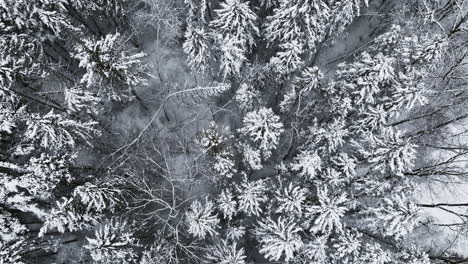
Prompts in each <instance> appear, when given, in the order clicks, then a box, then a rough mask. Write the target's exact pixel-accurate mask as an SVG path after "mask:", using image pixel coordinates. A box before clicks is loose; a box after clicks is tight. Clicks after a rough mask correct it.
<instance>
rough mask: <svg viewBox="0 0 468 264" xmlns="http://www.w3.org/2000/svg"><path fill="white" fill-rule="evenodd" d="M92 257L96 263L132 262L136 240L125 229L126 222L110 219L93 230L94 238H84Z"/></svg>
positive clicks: (134, 257) (134, 256) (134, 255)
mask: <svg viewBox="0 0 468 264" xmlns="http://www.w3.org/2000/svg"><path fill="white" fill-rule="evenodd" d="M86 239H87V240H88V244H87V245H86V246H85V248H86V249H87V250H89V252H90V254H91V257H92V259H93V260H94V261H95V262H96V263H109V264H110V263H122V264H124V263H132V262H134V260H135V259H136V257H137V255H136V252H135V250H134V247H135V246H137V241H136V239H135V238H134V237H133V234H132V233H131V232H129V231H128V230H127V222H125V221H121V220H116V219H114V220H112V221H111V222H109V223H105V224H104V225H103V226H101V227H100V228H99V229H97V230H96V232H95V238H89V237H87V238H86Z"/></svg>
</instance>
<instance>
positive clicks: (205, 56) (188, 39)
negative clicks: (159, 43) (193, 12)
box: [183, 25, 210, 71]
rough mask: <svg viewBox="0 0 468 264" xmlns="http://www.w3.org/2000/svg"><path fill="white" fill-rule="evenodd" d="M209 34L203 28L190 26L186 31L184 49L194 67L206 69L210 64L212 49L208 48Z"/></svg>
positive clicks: (191, 65)
mask: <svg viewBox="0 0 468 264" xmlns="http://www.w3.org/2000/svg"><path fill="white" fill-rule="evenodd" d="M208 40H209V35H208V33H206V32H205V30H204V29H203V28H193V27H192V26H190V25H189V26H188V29H187V31H186V32H185V41H184V44H183V49H184V52H185V54H187V56H188V63H189V65H190V67H192V69H200V70H201V71H204V70H205V69H206V67H207V66H208V65H207V64H208V61H209V58H210V50H209V48H208Z"/></svg>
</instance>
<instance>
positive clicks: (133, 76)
mask: <svg viewBox="0 0 468 264" xmlns="http://www.w3.org/2000/svg"><path fill="white" fill-rule="evenodd" d="M123 47H125V40H124V39H123V37H122V36H121V35H120V34H119V33H115V34H108V35H106V36H104V37H103V38H101V39H99V40H96V39H84V40H83V41H82V42H81V43H80V44H79V45H77V46H76V47H75V52H74V55H73V56H74V58H76V59H77V60H78V61H79V67H81V68H83V69H85V70H86V72H85V74H84V75H83V77H82V78H81V81H80V82H81V83H83V84H85V85H86V86H87V87H88V88H96V89H97V91H98V92H99V94H102V95H104V96H108V97H109V98H111V99H119V98H120V97H121V94H122V92H121V91H119V88H120V89H122V85H124V87H123V88H127V87H128V88H129V89H128V92H127V93H131V91H132V90H131V87H134V86H136V85H146V84H147V81H146V77H145V76H144V74H145V72H146V70H145V66H144V65H143V64H142V62H141V60H142V58H143V57H145V54H144V53H142V52H138V53H133V54H128V52H127V50H125V49H123Z"/></svg>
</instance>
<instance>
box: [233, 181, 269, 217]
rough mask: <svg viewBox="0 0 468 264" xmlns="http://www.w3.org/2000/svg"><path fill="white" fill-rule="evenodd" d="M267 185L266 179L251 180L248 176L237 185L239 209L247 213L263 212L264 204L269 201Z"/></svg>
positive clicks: (255, 214)
mask: <svg viewBox="0 0 468 264" xmlns="http://www.w3.org/2000/svg"><path fill="white" fill-rule="evenodd" d="M267 189H268V188H267V185H266V183H265V181H264V180H258V181H249V180H248V179H247V177H246V176H244V177H243V179H242V182H241V183H240V184H238V185H236V191H237V193H238V195H237V198H238V205H239V211H242V212H244V213H245V214H246V215H254V216H258V215H260V213H262V211H263V210H262V204H263V203H264V202H266V201H267V196H266V191H267Z"/></svg>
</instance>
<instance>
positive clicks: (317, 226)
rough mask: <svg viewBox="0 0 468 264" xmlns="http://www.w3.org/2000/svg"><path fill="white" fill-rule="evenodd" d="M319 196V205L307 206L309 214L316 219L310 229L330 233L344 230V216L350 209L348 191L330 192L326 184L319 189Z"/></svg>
mask: <svg viewBox="0 0 468 264" xmlns="http://www.w3.org/2000/svg"><path fill="white" fill-rule="evenodd" d="M317 197H318V201H319V205H313V206H309V207H307V215H309V216H311V217H313V218H314V219H315V220H314V221H313V224H312V225H311V228H310V231H311V232H313V233H324V234H330V232H332V231H336V232H342V231H343V223H342V218H343V216H344V215H345V213H346V211H348V210H349V209H348V207H347V205H346V203H347V202H348V198H347V196H346V193H342V194H341V195H336V194H333V193H329V191H328V188H327V187H326V186H325V187H323V188H322V189H319V190H318V193H317ZM315 215H316V217H314V216H315Z"/></svg>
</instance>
